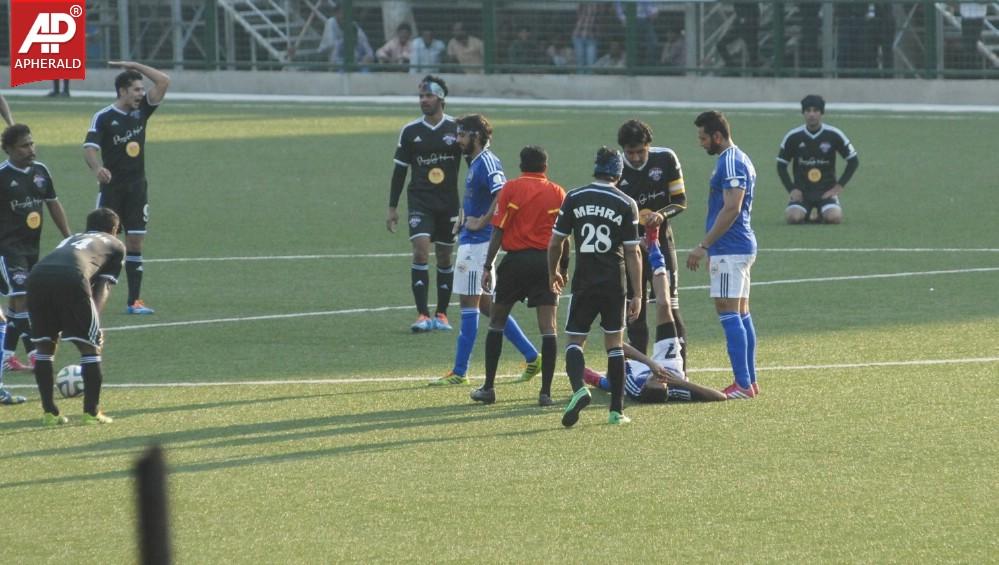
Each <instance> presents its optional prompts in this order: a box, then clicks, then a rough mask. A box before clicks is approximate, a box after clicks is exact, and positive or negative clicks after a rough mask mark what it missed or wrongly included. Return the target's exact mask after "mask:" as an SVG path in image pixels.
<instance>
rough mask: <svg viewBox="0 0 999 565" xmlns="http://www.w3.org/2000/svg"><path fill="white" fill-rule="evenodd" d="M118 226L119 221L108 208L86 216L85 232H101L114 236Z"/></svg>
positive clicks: (119, 224)
mask: <svg viewBox="0 0 999 565" xmlns="http://www.w3.org/2000/svg"><path fill="white" fill-rule="evenodd" d="M120 226H121V219H120V218H118V214H116V213H115V211H114V210H112V209H110V208H98V209H96V210H94V211H93V212H91V213H89V214H87V231H102V232H105V233H109V234H111V235H115V234H117V233H118V228H119V227H120Z"/></svg>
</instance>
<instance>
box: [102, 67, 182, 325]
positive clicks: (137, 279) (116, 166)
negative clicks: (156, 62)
mask: <svg viewBox="0 0 999 565" xmlns="http://www.w3.org/2000/svg"><path fill="white" fill-rule="evenodd" d="M108 65H111V66H112V67H121V68H122V69H124V71H122V72H121V73H119V74H118V76H117V77H115V80H114V88H115V93H116V95H117V99H115V101H114V103H113V104H111V105H110V106H107V107H106V108H104V109H102V110H100V111H99V112H97V113H96V114H94V117H93V119H92V120H91V121H90V128H89V129H88V130H87V138H86V141H84V143H83V154H84V158H85V159H86V161H87V166H88V167H90V171H91V172H92V173H94V176H96V177H97V181H98V182H99V183H100V195H99V196H98V198H97V206H98V207H106V208H110V209H112V210H114V211H115V213H117V214H118V216H119V217H120V218H121V221H122V224H123V225H124V229H125V248H126V249H127V250H128V254H127V255H126V257H125V275H126V276H127V278H128V302H127V304H128V305H127V307H126V308H125V312H126V313H128V314H152V313H153V312H154V310H153V309H152V308H150V307H148V306H146V304H145V302H143V301H142V299H141V298H140V294H141V292H142V275H143V257H142V248H143V246H144V244H145V240H146V224H147V223H148V222H149V195H148V183H147V182H146V127H147V125H148V121H149V117H150V116H152V115H153V112H155V111H156V109H157V108H159V106H160V103H161V102H163V97H164V96H166V92H167V88H169V87H170V77H169V76H168V75H167V74H166V73H164V72H162V71H159V70H157V69H154V68H152V67H150V66H147V65H143V64H140V63H134V62H132V61H108ZM143 77H145V78H148V79H149V80H151V81H152V82H153V86H152V88H150V89H149V90H148V91H147V90H146V86H145V84H144V83H143Z"/></svg>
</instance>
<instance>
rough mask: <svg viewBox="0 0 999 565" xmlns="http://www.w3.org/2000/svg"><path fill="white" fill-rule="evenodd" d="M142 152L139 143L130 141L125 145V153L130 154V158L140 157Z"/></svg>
mask: <svg viewBox="0 0 999 565" xmlns="http://www.w3.org/2000/svg"><path fill="white" fill-rule="evenodd" d="M140 151H142V148H141V147H139V142H138V141H129V142H128V144H127V145H125V153H128V156H129V157H138V156H139V152H140Z"/></svg>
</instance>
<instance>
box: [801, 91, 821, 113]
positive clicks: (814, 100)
mask: <svg viewBox="0 0 999 565" xmlns="http://www.w3.org/2000/svg"><path fill="white" fill-rule="evenodd" d="M809 108H815V109H816V110H818V111H819V112H820V113H822V114H825V113H826V101H825V99H823V98H822V97H821V96H819V95H818V94H809V95H808V96H806V97H804V98H802V99H801V111H802V112H804V111H805V110H807V109H809Z"/></svg>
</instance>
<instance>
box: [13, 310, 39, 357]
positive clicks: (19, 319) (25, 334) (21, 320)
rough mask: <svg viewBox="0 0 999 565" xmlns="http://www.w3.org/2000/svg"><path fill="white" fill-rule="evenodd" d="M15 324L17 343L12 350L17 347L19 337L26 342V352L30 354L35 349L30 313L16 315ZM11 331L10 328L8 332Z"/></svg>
mask: <svg viewBox="0 0 999 565" xmlns="http://www.w3.org/2000/svg"><path fill="white" fill-rule="evenodd" d="M13 322H14V332H15V334H14V335H15V341H14V347H12V348H11V349H12V350H13V349H14V348H16V347H17V341H16V339H17V337H20V338H21V341H22V342H24V350H25V351H27V352H29V353H30V352H31V351H32V350H34V349H35V344H33V343H31V322H29V321H28V313H27V312H23V313H22V312H18V313H17V314H14V320H13ZM10 329H11V328H10V327H9V326H8V327H7V331H10Z"/></svg>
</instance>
